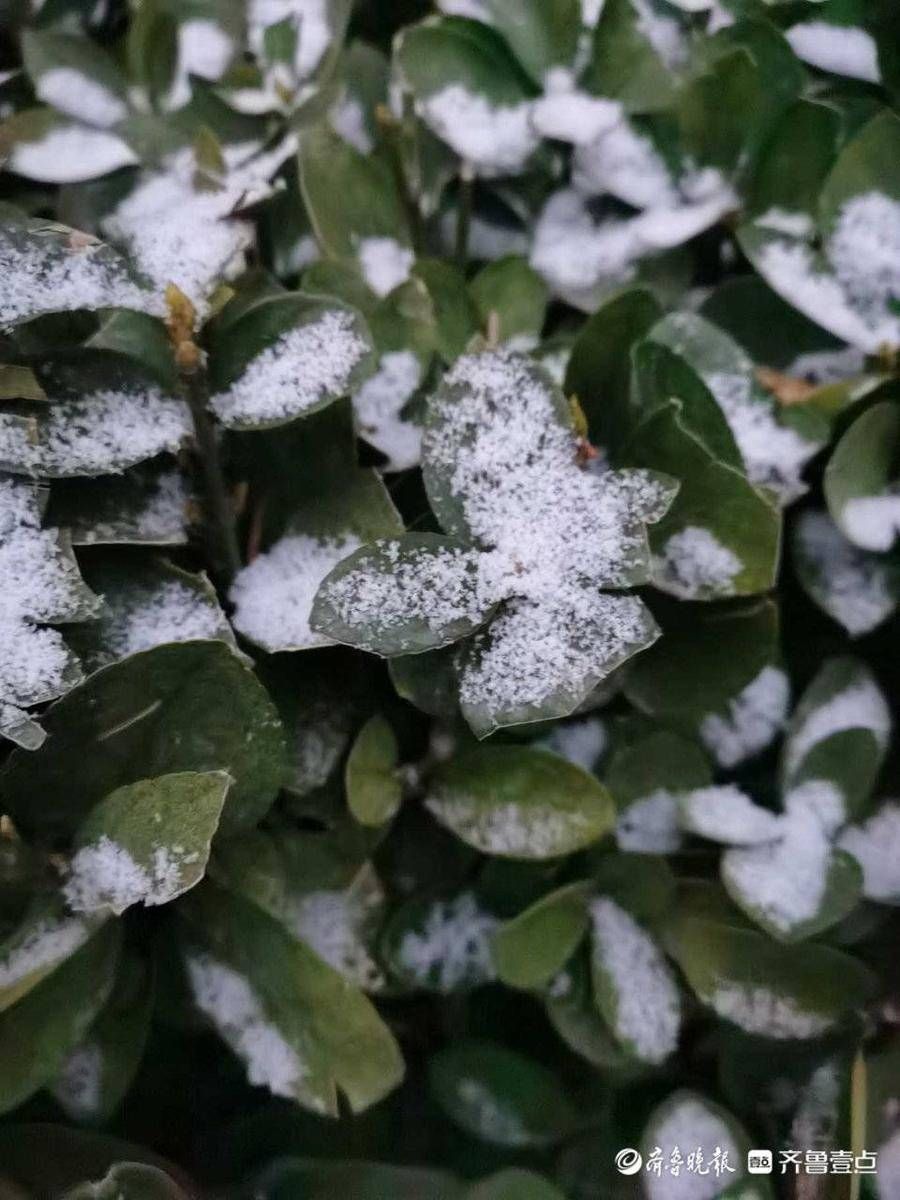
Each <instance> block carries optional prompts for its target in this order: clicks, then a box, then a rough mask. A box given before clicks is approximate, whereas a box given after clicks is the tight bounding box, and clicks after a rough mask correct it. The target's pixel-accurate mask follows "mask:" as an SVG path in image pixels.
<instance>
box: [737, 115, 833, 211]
mask: <svg viewBox="0 0 900 1200" xmlns="http://www.w3.org/2000/svg"><path fill="white" fill-rule="evenodd" d="M839 136H840V117H839V115H838V113H837V112H836V111H835V110H834V109H833V108H830V107H828V106H827V105H825V104H820V103H816V102H814V101H812V100H799V101H798V102H797V103H796V104H794V105H792V106H791V107H790V108H789V109H788V110H787V112H785V113H784V115H783V116H782V117H781V119H780V120H779V122H778V124H777V125H776V127H775V129H774V130H773V132H772V136H771V138H770V139H769V142H768V144H767V146H766V152H765V154H764V155H763V156H761V158H760V161H759V164H758V167H757V170H756V171H755V172H754V175H753V178H752V180H751V189H750V204H751V207H752V209H753V211H754V212H756V213H759V214H762V213H766V212H768V211H769V210H770V209H773V208H780V209H783V210H784V211H785V212H794V211H798V212H806V213H809V214H810V215H813V214H815V212H816V209H817V206H818V201H819V193H820V191H821V189H822V185H823V183H824V182H825V178H826V176H827V174H828V172H829V171H830V170H831V167H832V165H833V163H834V160H835V157H836V155H837V149H838V138H839Z"/></svg>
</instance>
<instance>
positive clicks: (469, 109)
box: [421, 83, 540, 177]
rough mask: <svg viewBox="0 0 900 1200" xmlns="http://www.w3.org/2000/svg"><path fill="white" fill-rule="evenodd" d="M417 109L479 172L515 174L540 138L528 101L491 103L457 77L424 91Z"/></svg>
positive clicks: (534, 148)
mask: <svg viewBox="0 0 900 1200" xmlns="http://www.w3.org/2000/svg"><path fill="white" fill-rule="evenodd" d="M421 110H422V115H423V117H424V118H425V120H426V121H427V122H428V124H429V125H431V127H432V128H433V129H434V131H435V132H436V133H437V135H438V136H439V137H440V138H442V139H443V140H444V141H445V142H446V143H447V144H448V145H449V146H450V147H451V148H452V149H453V150H455V151H456V153H457V154H458V155H459V156H460V158H462V159H463V160H465V161H466V162H468V163H471V165H472V167H473V168H474V169H475V171H476V172H477V173H478V174H479V175H484V176H488V177H490V176H494V175H511V174H514V173H515V172H516V171H519V170H520V169H521V168H522V166H524V164H525V162H526V160H527V159H528V158H529V157H530V155H531V154H533V153H534V151H535V150H536V149H537V146H538V143H539V141H540V139H539V137H538V135H537V133H536V132H535V131H534V129H533V128H532V125H531V111H532V106H531V103H530V102H528V101H522V102H521V103H519V104H507V105H497V106H495V105H492V104H490V103H489V102H488V101H487V100H486V99H485V98H484V97H483V96H477V95H475V94H474V93H473V92H470V91H469V90H468V89H467V88H465V87H464V86H463V85H462V84H459V83H454V84H450V85H449V86H448V87H445V88H442V89H441V91H439V92H434V93H432V95H430V96H428V97H426V98H425V99H424V100H423V101H422V102H421Z"/></svg>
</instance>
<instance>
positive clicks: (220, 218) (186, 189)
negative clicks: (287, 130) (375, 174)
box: [103, 138, 295, 313]
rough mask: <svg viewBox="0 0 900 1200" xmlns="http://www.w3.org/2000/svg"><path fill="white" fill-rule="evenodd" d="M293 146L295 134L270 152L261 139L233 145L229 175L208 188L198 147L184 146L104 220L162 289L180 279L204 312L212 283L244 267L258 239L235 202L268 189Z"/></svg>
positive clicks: (143, 179)
mask: <svg viewBox="0 0 900 1200" xmlns="http://www.w3.org/2000/svg"><path fill="white" fill-rule="evenodd" d="M294 147H295V139H292V138H286V139H284V141H282V142H281V143H280V144H279V145H278V146H276V147H275V148H274V149H273V150H271V151H268V152H266V153H264V154H257V153H256V147H255V146H249V147H248V146H226V147H224V149H223V155H224V157H225V161H226V166H227V170H226V174H225V177H224V179H222V180H221V181H217V186H215V187H209V188H206V189H198V188H197V187H195V175H196V170H197V162H196V157H195V154H194V150H193V148H192V147H190V146H188V147H185V148H184V149H181V150H178V151H176V152H175V153H174V154H171V155H169V157H168V158H167V159H166V160H165V161H164V163H163V166H162V169H160V170H156V171H148V172H146V173H145V174H144V175H143V176H142V177H141V180H140V182H139V183H138V184H137V186H136V187H135V188H134V190H133V191H132V192H131V193H130V194H129V195H128V196H126V197H125V199H124V200H123V201H122V202H121V204H119V206H118V207H117V208H115V209H114V210H113V212H112V213H111V214H110V215H109V216H108V217H107V218H106V219H105V220H104V221H103V229H104V232H105V233H106V234H107V235H108V236H109V237H110V238H112V239H113V240H115V241H118V242H121V243H122V244H123V245H125V246H126V247H128V249H129V250H130V251H131V253H132V255H133V256H134V259H135V261H136V263H137V266H138V267H139V269H140V270H141V271H142V272H143V274H144V275H146V276H147V277H148V278H149V279H151V280H152V281H153V283H154V284H155V285H156V287H157V288H158V289H159V290H160V291H163V290H164V289H165V287H166V285H167V284H169V283H175V284H177V285H178V287H179V288H180V289H181V290H182V291H183V292H184V293H185V294H186V295H187V296H188V298H189V299H190V300H191V301H192V302H193V304H194V305H195V306H196V307H197V308H198V309H199V310H200V311H201V313H203V312H205V305H206V302H207V300H208V297H209V293H210V291H211V290H212V289H213V287H214V286H215V285H216V284H217V283H218V282H220V281H221V280H222V279H223V278H229V277H231V276H232V275H233V274H234V273H235V272H236V271H238V270H240V268H241V266H242V265H243V261H244V252H245V251H246V249H247V247H248V246H249V245H250V243H251V241H252V238H253V226H252V224H251V223H250V222H249V221H246V220H239V219H236V218H235V217H234V216H233V213H234V211H235V209H237V208H239V207H240V205H241V204H242V202H246V201H247V200H248V199H255V198H257V197H259V196H260V195H264V194H265V192H266V189H267V188H268V182H269V180H270V178H271V176H272V175H273V174H274V173H275V171H276V170H277V169H278V168H279V166H281V164H282V162H283V161H284V160H285V158H287V157H288V155H289V154H290V153H292V152H293V149H294Z"/></svg>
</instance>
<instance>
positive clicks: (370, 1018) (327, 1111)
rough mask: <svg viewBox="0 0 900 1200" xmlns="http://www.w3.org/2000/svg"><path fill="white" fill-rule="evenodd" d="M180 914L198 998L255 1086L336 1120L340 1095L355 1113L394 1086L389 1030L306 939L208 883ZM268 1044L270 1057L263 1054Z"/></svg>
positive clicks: (396, 1059)
mask: <svg viewBox="0 0 900 1200" xmlns="http://www.w3.org/2000/svg"><path fill="white" fill-rule="evenodd" d="M179 911H180V912H181V913H183V914H184V916H185V918H186V920H187V922H188V945H187V947H186V961H187V968H188V973H189V976H190V979H191V983H192V988H193V992H194V996H195V1000H196V1002H197V1004H198V1005H199V1007H200V1008H201V1010H202V1011H203V1012H204V1013H205V1014H206V1015H207V1016H208V1017H209V1018H210V1019H211V1021H212V1022H213V1024H214V1025H215V1026H216V1028H217V1029H218V1030H219V1032H220V1034H221V1035H222V1036H223V1037H224V1038H225V1039H226V1041H227V1042H228V1043H229V1045H230V1046H231V1047H232V1049H233V1050H234V1051H235V1053H237V1054H238V1055H239V1056H240V1057H241V1058H242V1059H243V1060H244V1062H245V1064H246V1065H247V1068H248V1076H249V1079H250V1081H251V1082H252V1083H259V1084H265V1085H266V1086H268V1087H269V1088H270V1090H271V1091H273V1092H274V1093H275V1094H278V1095H285V1096H289V1097H292V1098H294V1099H296V1100H297V1101H298V1102H299V1103H301V1104H303V1105H304V1106H305V1107H307V1108H310V1109H311V1110H312V1111H313V1112H317V1113H320V1114H322V1115H330V1116H337V1115H338V1092H339V1091H340V1092H341V1093H342V1094H343V1095H344V1096H345V1097H346V1099H347V1102H348V1104H349V1105H350V1108H351V1110H352V1111H353V1112H354V1113H358V1112H362V1111H363V1110H364V1109H366V1108H368V1107H369V1106H370V1105H372V1104H375V1103H376V1102H377V1101H378V1100H381V1099H382V1098H383V1097H384V1096H386V1095H387V1094H388V1093H389V1092H390V1091H391V1090H392V1089H393V1088H394V1087H396V1086H397V1084H398V1083H399V1082H400V1080H401V1078H402V1076H403V1060H402V1057H401V1055H400V1051H399V1049H398V1047H397V1044H396V1042H395V1041H394V1039H393V1036H392V1035H391V1033H390V1032H389V1030H388V1028H387V1026H386V1025H384V1024H383V1023H382V1021H381V1019H380V1018H379V1016H378V1014H377V1013H376V1011H375V1009H374V1008H373V1007H372V1005H371V1004H370V1003H369V1001H368V1000H367V999H366V998H365V996H363V994H362V993H361V992H359V991H357V990H356V989H355V988H354V987H352V986H351V985H350V984H349V983H348V982H347V981H346V979H344V978H343V976H341V975H339V974H338V973H337V972H336V971H334V970H333V969H332V968H331V967H329V966H327V965H326V964H325V963H324V962H323V961H322V960H321V959H320V958H319V957H318V956H317V955H316V954H314V953H313V952H312V951H311V950H308V949H307V948H306V947H305V946H304V945H303V943H302V942H299V941H296V940H294V939H293V938H292V937H291V936H290V934H288V933H287V931H286V930H284V929H282V927H281V926H280V925H278V923H277V922H275V921H273V920H272V919H271V918H270V917H268V916H266V914H265V913H263V912H262V911H260V910H259V909H257V908H256V907H255V906H254V905H252V904H250V903H248V902H247V901H245V900H242V899H239V898H238V897H236V896H231V895H229V894H228V893H226V892H223V891H221V890H219V889H218V888H214V887H212V886H211V885H210V884H209V883H207V884H205V885H204V886H203V888H201V889H198V890H196V891H194V892H193V893H192V894H191V896H190V898H189V899H188V900H186V901H184V902H183V903H182V905H181V906H180V907H179ZM229 997H231V998H229ZM260 1039H262V1042H261V1041H260ZM266 1040H268V1045H269V1046H272V1047H274V1048H275V1054H274V1056H273V1054H272V1053H265V1046H266Z"/></svg>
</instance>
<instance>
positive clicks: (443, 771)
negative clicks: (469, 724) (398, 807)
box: [426, 746, 614, 859]
mask: <svg viewBox="0 0 900 1200" xmlns="http://www.w3.org/2000/svg"><path fill="white" fill-rule="evenodd" d="M426 807H427V808H428V810H429V812H431V813H432V815H433V816H435V817H436V818H437V820H438V821H440V823H441V824H442V825H445V826H447V828H448V829H450V830H452V831H453V833H455V834H456V835H457V836H458V837H460V838H462V840H463V841H464V842H467V843H468V844H469V845H471V846H474V847H475V848H476V849H477V850H481V851H482V852H483V853H485V854H496V855H500V856H501V857H507V858H521V859H544V858H556V857H558V856H559V855H563V854H571V853H572V852H573V851H574V850H577V849H581V848H582V847H584V846H588V845H590V844H591V843H592V842H595V841H597V840H598V839H599V838H600V837H602V835H603V834H604V833H606V832H608V830H609V829H610V827H611V826H612V824H613V820H614V807H613V803H612V800H611V799H610V796H609V794H608V793H607V791H606V789H605V788H604V787H603V786H602V784H601V783H600V782H599V781H598V780H597V779H596V778H595V777H594V776H592V775H589V774H588V773H587V772H586V771H582V770H581V769H580V768H579V767H576V766H573V765H572V763H565V762H562V761H561V760H560V759H559V758H558V757H557V756H556V755H555V754H548V753H547V752H546V751H541V750H528V749H524V748H519V747H510V746H481V747H479V748H477V749H474V750H469V751H467V752H466V753H464V754H461V755H458V756H457V757H455V758H453V759H451V761H450V762H448V763H445V764H443V765H441V766H440V767H439V768H438V770H437V771H436V772H435V774H434V775H433V777H432V780H431V783H430V786H429V792H428V796H427V799H426Z"/></svg>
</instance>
